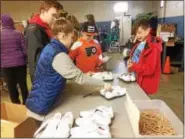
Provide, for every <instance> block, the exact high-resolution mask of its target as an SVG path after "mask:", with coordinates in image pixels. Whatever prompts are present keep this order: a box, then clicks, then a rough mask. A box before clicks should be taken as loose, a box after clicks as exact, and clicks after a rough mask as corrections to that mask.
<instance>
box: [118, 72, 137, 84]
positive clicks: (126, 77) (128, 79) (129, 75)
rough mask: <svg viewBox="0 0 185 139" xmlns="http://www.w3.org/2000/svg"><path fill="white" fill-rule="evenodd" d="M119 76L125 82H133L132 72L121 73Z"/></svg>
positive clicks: (134, 78) (133, 75)
mask: <svg viewBox="0 0 185 139" xmlns="http://www.w3.org/2000/svg"><path fill="white" fill-rule="evenodd" d="M119 78H120V79H121V80H123V81H125V82H135V81H136V77H135V74H134V73H123V74H121V75H120V76H119Z"/></svg>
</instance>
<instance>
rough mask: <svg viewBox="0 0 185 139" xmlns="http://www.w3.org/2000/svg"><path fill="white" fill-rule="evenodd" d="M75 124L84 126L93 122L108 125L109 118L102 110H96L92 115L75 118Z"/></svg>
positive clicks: (98, 124)
mask: <svg viewBox="0 0 185 139" xmlns="http://www.w3.org/2000/svg"><path fill="white" fill-rule="evenodd" d="M75 123H76V125H78V126H84V125H90V124H95V125H97V126H108V125H109V124H110V123H111V118H110V116H109V115H104V114H103V113H102V112H98V111H97V112H96V113H94V114H93V115H92V116H89V117H83V118H77V119H76V120H75Z"/></svg>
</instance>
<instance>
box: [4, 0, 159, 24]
mask: <svg viewBox="0 0 185 139" xmlns="http://www.w3.org/2000/svg"><path fill="white" fill-rule="evenodd" d="M60 2H61V3H62V4H63V6H64V8H65V10H67V11H68V12H69V13H70V14H74V15H75V16H76V17H77V18H78V20H79V21H80V22H82V21H84V16H85V14H88V13H92V14H94V16H95V18H96V20H97V21H109V20H112V19H114V17H115V14H114V12H113V6H114V4H115V3H116V1H60ZM128 3H129V12H128V13H129V14H131V16H132V17H133V18H134V17H135V16H136V15H137V14H139V13H143V12H151V11H155V7H156V2H155V1H128ZM39 4H40V2H39V1H2V2H1V12H2V13H9V14H11V15H12V16H13V17H14V18H15V20H24V19H27V18H29V16H30V15H31V13H34V12H37V10H38V7H39Z"/></svg>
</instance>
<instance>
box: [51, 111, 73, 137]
mask: <svg viewBox="0 0 185 139" xmlns="http://www.w3.org/2000/svg"><path fill="white" fill-rule="evenodd" d="M72 125H73V114H72V113H71V112H67V113H66V114H65V115H64V116H63V117H62V119H61V120H60V122H59V124H58V127H57V130H56V132H55V135H54V138H68V137H69V135H70V128H71V127H72Z"/></svg>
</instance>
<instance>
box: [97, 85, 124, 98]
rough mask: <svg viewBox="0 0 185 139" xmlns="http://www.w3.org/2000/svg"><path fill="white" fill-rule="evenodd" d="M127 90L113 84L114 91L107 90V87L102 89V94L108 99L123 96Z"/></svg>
mask: <svg viewBox="0 0 185 139" xmlns="http://www.w3.org/2000/svg"><path fill="white" fill-rule="evenodd" d="M126 92H127V91H126V88H121V87H120V86H112V92H109V91H105V89H102V90H100V94H101V95H102V96H104V97H105V98H106V99H114V98H117V97H122V96H124V95H125V94H126Z"/></svg>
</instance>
